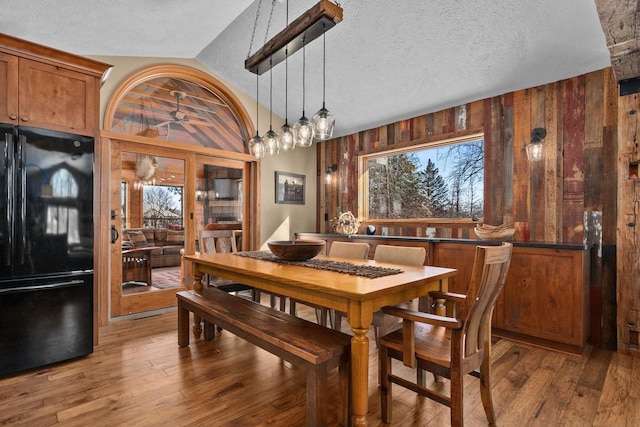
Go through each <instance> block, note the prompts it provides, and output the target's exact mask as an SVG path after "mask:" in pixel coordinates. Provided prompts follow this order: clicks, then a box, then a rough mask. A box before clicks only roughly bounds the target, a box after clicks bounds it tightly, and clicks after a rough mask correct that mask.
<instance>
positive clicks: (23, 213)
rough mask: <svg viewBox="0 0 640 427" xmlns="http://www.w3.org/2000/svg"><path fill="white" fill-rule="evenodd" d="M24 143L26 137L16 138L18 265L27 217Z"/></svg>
mask: <svg viewBox="0 0 640 427" xmlns="http://www.w3.org/2000/svg"><path fill="white" fill-rule="evenodd" d="M25 141H26V137H25V136H24V135H20V136H19V137H18V147H17V148H18V152H17V153H16V159H18V162H19V166H18V170H17V172H18V173H17V174H18V186H19V187H18V190H19V192H18V198H17V203H20V206H19V207H20V211H19V215H17V216H16V218H15V222H16V223H17V229H18V231H19V232H20V234H19V235H20V239H19V240H18V241H17V242H16V243H17V252H18V259H17V262H18V264H20V265H23V264H24V253H25V246H26V245H27V224H26V220H25V218H26V217H27V168H26V165H25V160H24V156H25V151H24V150H25V148H24V145H25Z"/></svg>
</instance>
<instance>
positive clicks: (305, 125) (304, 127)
mask: <svg viewBox="0 0 640 427" xmlns="http://www.w3.org/2000/svg"><path fill="white" fill-rule="evenodd" d="M293 133H294V135H295V141H296V144H297V145H298V146H300V147H311V145H312V144H313V136H314V135H315V131H314V129H313V125H312V124H311V122H310V121H309V119H307V118H306V117H305V115H304V112H303V113H302V117H300V120H298V121H297V122H296V123H295V124H294V125H293Z"/></svg>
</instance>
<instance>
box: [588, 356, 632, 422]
mask: <svg viewBox="0 0 640 427" xmlns="http://www.w3.org/2000/svg"><path fill="white" fill-rule="evenodd" d="M631 366H632V357H631V356H627V355H624V354H621V353H616V354H613V355H612V357H611V363H610V364H609V369H608V371H607V377H606V379H605V381H604V386H603V387H602V394H601V396H600V403H599V405H598V411H597V413H596V417H595V420H594V425H598V426H604V425H607V426H618V425H620V426H622V425H626V410H627V406H628V396H629V382H630V380H631Z"/></svg>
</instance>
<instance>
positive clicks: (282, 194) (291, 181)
mask: <svg viewBox="0 0 640 427" xmlns="http://www.w3.org/2000/svg"><path fill="white" fill-rule="evenodd" d="M304 180H305V176H304V175H298V174H295V173H289V172H278V171H276V186H275V187H276V203H289V204H293V205H304V191H305V188H304Z"/></svg>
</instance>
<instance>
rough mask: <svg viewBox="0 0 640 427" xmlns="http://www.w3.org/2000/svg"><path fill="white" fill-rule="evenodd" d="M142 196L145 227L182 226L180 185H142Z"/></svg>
mask: <svg viewBox="0 0 640 427" xmlns="http://www.w3.org/2000/svg"><path fill="white" fill-rule="evenodd" d="M142 198H143V208H142V222H143V224H144V226H145V227H154V228H168V227H167V226H182V187H175V186H169V185H143V186H142Z"/></svg>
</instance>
